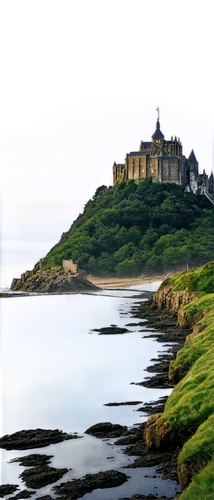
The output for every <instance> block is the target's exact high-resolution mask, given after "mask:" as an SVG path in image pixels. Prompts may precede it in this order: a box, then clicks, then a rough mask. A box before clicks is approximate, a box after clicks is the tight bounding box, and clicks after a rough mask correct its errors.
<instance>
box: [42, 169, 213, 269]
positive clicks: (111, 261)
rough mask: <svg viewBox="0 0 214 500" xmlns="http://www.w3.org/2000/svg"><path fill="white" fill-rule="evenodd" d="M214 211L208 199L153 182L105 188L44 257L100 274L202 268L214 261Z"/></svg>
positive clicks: (48, 262) (46, 262)
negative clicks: (72, 263) (203, 265)
mask: <svg viewBox="0 0 214 500" xmlns="http://www.w3.org/2000/svg"><path fill="white" fill-rule="evenodd" d="M213 227H214V211H213V207H212V205H211V204H210V202H209V201H208V200H207V198H206V197H205V196H196V195H193V194H190V193H184V191H183V189H182V188H181V187H180V186H177V185H176V184H170V183H168V184H159V183H152V180H151V179H147V180H146V181H142V182H140V183H138V184H137V183H135V182H134V181H127V182H123V183H121V184H119V185H116V186H114V187H109V188H106V187H105V186H101V187H100V188H98V189H97V191H96V193H95V195H94V196H93V198H92V199H91V200H89V201H88V203H87V204H86V205H85V208H84V211H83V213H82V214H80V215H79V216H78V217H77V219H76V220H75V222H74V223H73V224H72V226H71V228H70V229H69V231H68V232H66V233H63V234H62V237H61V239H60V241H59V243H57V245H55V246H54V247H53V248H52V249H51V250H50V252H49V253H48V254H47V255H46V257H45V258H44V259H43V267H44V268H49V267H51V266H57V265H61V263H62V259H71V258H72V259H73V260H76V261H77V262H78V263H79V266H80V267H81V268H82V269H85V270H86V271H87V272H88V273H91V274H96V275H100V276H103V275H117V276H135V275H139V274H141V273H150V274H152V273H157V272H158V273H162V272H167V271H172V270H175V269H176V270H177V269H178V270H182V269H185V268H186V266H187V263H188V264H189V265H190V266H191V267H195V266H198V265H202V264H204V263H206V262H209V261H210V260H213V258H214V234H213Z"/></svg>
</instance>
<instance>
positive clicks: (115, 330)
mask: <svg viewBox="0 0 214 500" xmlns="http://www.w3.org/2000/svg"><path fill="white" fill-rule="evenodd" d="M92 332H98V333H99V335H120V334H123V333H132V332H131V331H130V330H127V328H120V327H119V326H107V327H104V328H95V329H94V330H92Z"/></svg>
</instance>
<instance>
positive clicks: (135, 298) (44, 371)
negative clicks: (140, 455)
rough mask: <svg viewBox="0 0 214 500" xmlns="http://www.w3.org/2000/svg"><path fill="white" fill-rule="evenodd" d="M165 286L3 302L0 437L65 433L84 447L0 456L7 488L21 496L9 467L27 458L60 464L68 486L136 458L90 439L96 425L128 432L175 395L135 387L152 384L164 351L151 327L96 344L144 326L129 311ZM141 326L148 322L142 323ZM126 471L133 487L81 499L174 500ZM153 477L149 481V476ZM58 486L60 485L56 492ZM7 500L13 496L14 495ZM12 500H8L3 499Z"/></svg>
mask: <svg viewBox="0 0 214 500" xmlns="http://www.w3.org/2000/svg"><path fill="white" fill-rule="evenodd" d="M159 284H160V282H155V283H146V284H144V285H138V286H134V287H129V288H127V289H124V290H121V289H120V290H119V289H117V290H112V289H111V290H110V289H105V290H99V291H95V292H93V293H90V294H86V293H85V294H65V295H48V294H47V295H43V296H41V295H29V296H19V294H17V296H13V297H10V298H1V299H0V301H1V304H0V306H1V405H2V410H1V436H3V435H5V434H11V433H14V432H16V431H20V430H22V429H36V428H43V429H61V430H63V431H65V432H68V433H74V432H77V433H78V435H79V436H80V437H81V438H80V439H75V440H70V441H65V442H62V443H58V444H55V445H50V446H48V447H46V448H41V449H36V450H33V451H32V450H24V451H14V450H13V451H6V450H1V483H2V484H8V483H9V484H10V483H11V484H17V485H19V487H20V488H21V489H24V484H23V483H22V482H21V479H20V478H19V474H20V473H21V472H22V471H23V470H24V468H23V467H21V466H19V465H18V463H9V462H10V460H11V459H13V458H15V457H19V456H23V455H27V454H30V453H32V452H33V453H35V452H36V453H46V454H48V455H54V458H53V459H52V465H53V466H56V467H67V468H68V469H69V472H68V473H67V474H66V475H65V476H64V477H63V480H62V479H61V480H60V481H58V483H60V482H62V481H63V482H64V481H66V480H70V479H73V478H79V477H82V476H84V475H85V474H88V473H95V472H99V471H100V470H102V471H105V470H110V469H118V470H121V468H122V467H124V466H127V465H129V464H130V463H131V462H133V460H134V458H133V457H129V456H127V455H125V454H124V447H123V446H120V447H118V446H114V442H113V441H112V440H107V441H105V440H100V439H97V438H95V437H92V436H89V435H87V434H85V431H86V429H88V428H89V427H90V426H92V425H94V424H96V423H98V422H106V421H108V422H111V423H115V424H116V423H117V424H121V425H126V426H128V427H131V426H135V425H137V424H139V423H142V422H144V421H145V420H147V416H146V414H145V413H143V412H142V411H137V409H138V408H139V407H141V406H142V404H143V403H145V402H149V401H154V400H157V399H158V398H159V397H162V396H165V395H169V394H170V392H171V390H170V389H164V390H163V389H148V388H145V387H142V386H139V385H134V384H133V383H136V382H142V381H143V380H144V378H145V377H149V376H151V374H149V373H148V372H147V371H146V368H147V367H148V366H149V365H151V361H150V360H151V358H155V357H157V355H158V351H164V350H167V347H166V346H165V345H164V344H161V343H158V342H156V341H155V340H154V338H147V336H148V335H149V334H151V329H150V328H149V327H148V326H147V322H146V320H145V326H141V327H140V326H127V329H128V330H129V332H128V333H125V334H119V335H99V333H98V332H95V331H93V330H94V329H100V328H102V327H108V326H110V325H116V326H119V327H124V326H126V325H127V324H128V323H130V322H135V323H136V322H138V319H136V318H134V319H133V318H132V317H131V309H132V307H133V305H135V304H136V302H139V300H146V299H144V298H143V292H144V291H155V290H156V289H157V288H158V286H159ZM141 321H142V319H141ZM130 401H141V403H139V405H137V406H129V405H127V406H105V405H106V404H107V403H110V402H111V403H112V402H130ZM144 469H145V470H143V472H142V469H125V470H124V472H126V473H127V474H128V476H129V480H128V482H127V483H125V484H124V485H122V486H120V487H118V488H112V489H106V490H95V491H94V492H92V493H90V494H89V493H88V494H86V495H84V497H83V499H85V500H90V499H91V500H93V499H106V500H113V499H119V498H122V497H124V496H129V495H133V494H136V493H144V494H149V493H153V494H156V492H157V491H158V493H159V494H162V495H166V496H167V497H171V496H172V495H174V494H175V492H176V491H177V486H176V484H175V483H174V482H173V481H167V480H163V479H161V475H160V474H159V476H158V477H157V478H156V479H155V478H154V479H151V478H148V477H147V478H146V477H145V476H148V475H150V476H151V475H154V473H155V470H154V469H153V468H149V469H148V470H147V469H146V468H144ZM152 473H153V474H152ZM58 483H56V484H58ZM52 486H53V485H49V486H46V487H44V488H41V489H40V490H39V493H38V492H37V493H36V494H35V495H34V496H32V497H31V498H32V500H33V499H34V498H35V499H36V498H37V497H38V496H42V495H46V494H49V493H50V490H51V487H52ZM10 497H11V495H10ZM6 498H7V497H6Z"/></svg>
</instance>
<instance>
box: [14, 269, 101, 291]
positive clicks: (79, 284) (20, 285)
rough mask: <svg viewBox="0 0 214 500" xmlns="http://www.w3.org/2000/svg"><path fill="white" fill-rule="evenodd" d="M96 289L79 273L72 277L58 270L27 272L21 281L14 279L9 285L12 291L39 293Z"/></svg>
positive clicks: (96, 288)
mask: <svg viewBox="0 0 214 500" xmlns="http://www.w3.org/2000/svg"><path fill="white" fill-rule="evenodd" d="M98 289H99V288H98V287H97V286H95V285H93V283H91V282H90V281H88V280H87V279H86V278H85V277H84V276H83V275H82V274H81V273H79V274H78V273H77V274H76V275H74V276H73V275H70V274H68V273H66V272H65V271H63V270H59V269H58V268H52V269H46V270H45V271H41V270H39V271H38V270H34V271H27V272H26V273H23V274H22V276H21V279H16V278H14V279H13V281H12V284H11V290H13V291H20V290H22V291H27V292H41V293H68V292H73V293H76V292H84V291H87V290H98Z"/></svg>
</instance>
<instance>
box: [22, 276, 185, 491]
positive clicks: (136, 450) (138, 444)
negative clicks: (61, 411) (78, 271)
mask: <svg viewBox="0 0 214 500" xmlns="http://www.w3.org/2000/svg"><path fill="white" fill-rule="evenodd" d="M149 279H150V278H148V279H147V281H146V280H145V279H144V280H143V281H141V280H140V279H138V280H137V282H138V284H142V283H148V281H149ZM110 280H111V284H112V287H113V288H114V286H115V284H114V283H112V278H111V279H110ZM113 281H114V280H113ZM140 281H141V283H140ZM153 281H157V278H156V279H154V280H153ZM126 282H127V281H126ZM131 282H132V283H133V281H131V279H130V280H129V285H130V284H131ZM120 283H121V286H124V281H123V280H120ZM134 284H136V280H135V283H134ZM151 294H152V295H153V294H154V292H151ZM18 295H19V294H16V296H18ZM29 295H30V294H29ZM38 295H43V294H38ZM136 299H137V301H136V302H134V303H133V305H132V307H131V310H130V312H129V314H128V318H127V320H128V319H129V320H131V319H133V320H134V321H135V318H136V324H137V323H139V318H142V319H147V322H148V323H147V324H148V326H151V327H152V330H153V332H152V336H154V337H155V339H156V340H158V335H156V331H157V330H159V326H160V325H159V314H157V311H154V310H151V308H150V301H146V302H142V300H141V297H139V299H138V298H137V297H136ZM150 315H151V316H150ZM137 318H138V319H137ZM154 323H156V325H155V324H154ZM166 323H167V320H166ZM139 326H140V323H139ZM155 326H156V328H155ZM171 326H172V325H170V327H171ZM162 327H163V325H162ZM156 329H157V330H156ZM154 330H156V331H154ZM165 336H167V332H166V333H165ZM164 341H165V342H166V338H165V339H164ZM167 341H168V342H170V339H167ZM171 342H172V340H171ZM173 343H174V342H173ZM172 346H173V344H171V346H170V347H169V348H168V349H167V351H165V352H164V353H161V355H158V354H157V356H158V358H157V359H155V360H153V359H152V360H151V363H152V365H153V366H152V367H147V368H146V369H145V370H146V371H147V372H149V371H154V372H156V371H157V365H155V364H154V361H156V362H157V363H159V367H160V369H161V371H162V366H161V364H162V363H163V361H164V362H166V359H164V360H163V359H162V358H167V361H168V362H169V361H170V359H169V358H171V356H170V354H172V355H173V354H174V353H170V351H171V349H172ZM168 356H169V357H168ZM149 368H150V369H149ZM151 368H152V369H151ZM158 371H159V370H158ZM164 372H165V370H164ZM162 376H163V378H164V387H163V386H162V387H161V383H163V379H162ZM162 376H161V379H162V380H160V379H159V380H158V379H157V378H156V377H155V376H154V377H151V378H150V377H149V380H150V381H154V385H153V384H152V387H153V388H170V386H169V384H168V381H167V377H166V373H163V374H162ZM147 382H148V381H146V377H145V384H147ZM130 383H131V382H130ZM135 383H136V382H135ZM165 384H166V385H165ZM136 385H144V384H142V383H141V382H140V383H139V382H137V383H136ZM167 386H168V387H167ZM167 397H168V396H167ZM119 404H120V403H119ZM160 405H161V406H160ZM163 409H164V404H163V400H162V399H161V400H160V399H159V398H158V400H157V401H147V402H146V403H145V404H144V405H143V407H141V408H140V409H139V410H138V411H139V417H140V416H141V415H140V411H141V412H144V414H145V413H146V415H147V416H148V417H149V416H150V415H151V414H152V413H154V412H156V411H158V412H159V411H163ZM95 425H97V424H95ZM98 425H99V424H98ZM144 427H145V424H144V423H142V424H138V425H133V426H132V427H131V428H127V434H126V436H124V437H121V438H120V439H119V440H118V443H117V442H115V441H116V439H115V440H114V442H112V445H113V447H114V448H117V445H119V446H120V445H122V444H124V445H126V448H125V449H124V450H123V453H125V454H126V455H127V456H130V457H132V456H133V458H134V457H135V460H134V461H133V463H131V464H129V465H126V466H123V467H122V468H123V469H124V473H128V472H129V471H128V470H126V469H129V470H130V471H133V473H134V469H135V470H136V469H141V470H142V472H143V470H144V469H145V468H146V467H147V468H148V469H147V474H148V472H150V471H149V468H152V467H155V468H156V467H157V469H156V470H154V471H153V472H152V474H153V475H152V476H148V475H145V478H148V477H151V478H154V479H155V481H156V478H158V477H160V476H159V474H163V476H162V478H163V479H167V480H169V481H175V480H176V482H177V477H176V471H175V458H174V456H173V453H169V452H168V451H167V452H166V453H161V454H160V453H157V452H154V453H151V452H150V451H147V450H146V449H145V443H144V440H143V439H142V435H143V431H144ZM118 437H119V436H118ZM108 439H109V438H108ZM30 449H31V448H30ZM159 467H160V468H159ZM112 469H114V467H113V468H112ZM151 471H152V469H151ZM98 474H99V473H96V474H95V475H94V477H95V476H98ZM102 474H103V475H104V476H105V477H106V475H107V473H106V472H104V473H102ZM143 474H145V472H144V473H143ZM150 474H151V472H150ZM84 481H85V476H82V477H81V479H80V481H79V483H80V486H81V487H82V485H83V484H84ZM118 486H119V485H118ZM50 487H51V485H50ZM97 487H98V488H99V486H97ZM86 492H87V490H86ZM177 492H178V491H176V493H177ZM158 494H159V495H158ZM133 495H134V491H133V493H132V494H131V495H130V493H129V494H128V495H127V496H126V500H128V499H129V500H135V497H134V496H133ZM157 495H158V496H157ZM101 497H102V495H101ZM51 498H53V497H52V496H51ZM138 498H139V500H140V499H141V498H142V499H144V500H145V499H146V498H148V499H149V498H151V499H152V498H156V499H157V500H158V499H160V500H162V499H163V497H162V496H161V492H160V491H159V488H158V487H157V490H156V495H155V497H153V496H151V493H150V496H147V495H143V494H142V495H140V496H139V497H138ZM165 498H166V497H165ZM168 498H169V500H170V499H171V498H172V497H171V496H170V497H168ZM173 498H177V496H174V497H173Z"/></svg>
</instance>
